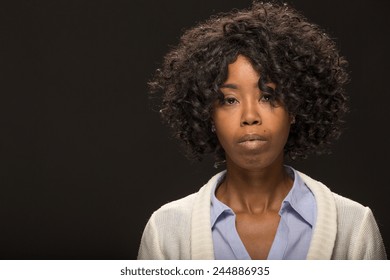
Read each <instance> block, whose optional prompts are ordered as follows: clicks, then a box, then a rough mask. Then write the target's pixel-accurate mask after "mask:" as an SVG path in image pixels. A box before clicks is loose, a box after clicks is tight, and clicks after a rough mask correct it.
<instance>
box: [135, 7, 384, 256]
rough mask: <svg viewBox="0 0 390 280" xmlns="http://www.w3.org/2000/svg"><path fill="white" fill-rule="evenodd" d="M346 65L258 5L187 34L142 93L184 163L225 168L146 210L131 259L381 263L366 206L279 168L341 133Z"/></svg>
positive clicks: (302, 28)
mask: <svg viewBox="0 0 390 280" xmlns="http://www.w3.org/2000/svg"><path fill="white" fill-rule="evenodd" d="M346 66H347V62H346V60H345V59H344V58H343V57H341V56H340V55H339V53H338V51H337V48H336V46H335V43H334V42H333V41H332V40H331V39H330V38H329V37H328V36H327V35H326V34H325V33H324V32H323V31H322V30H321V29H320V28H319V27H318V26H316V25H314V24H311V23H309V22H308V21H307V20H306V18H304V17H303V16H302V15H301V14H300V13H299V12H297V11H296V10H294V9H293V8H291V7H290V6H287V5H278V4H274V3H256V2H255V3H254V4H253V6H252V7H251V8H249V9H247V10H242V11H233V12H231V13H225V14H220V15H217V16H214V17H212V18H211V19H209V20H208V21H206V22H204V23H201V24H199V25H197V26H195V27H194V28H191V29H189V30H188V31H187V32H185V34H184V35H183V36H182V38H181V40H180V43H179V45H178V46H177V47H176V48H174V49H172V50H171V51H170V52H169V53H168V54H167V55H166V57H165V61H164V64H163V67H162V69H161V70H158V71H157V73H156V76H155V78H154V79H153V80H152V81H151V83H150V86H151V88H152V90H153V91H161V92H163V107H162V109H161V114H162V117H163V119H164V120H165V121H166V123H167V124H168V125H169V126H170V127H171V128H172V129H173V131H174V133H175V136H176V137H177V138H179V139H181V140H182V141H183V142H184V143H185V144H186V146H187V147H188V151H189V155H191V156H193V157H195V158H198V159H201V158H202V156H203V155H205V154H208V153H212V154H214V155H215V158H216V161H217V163H218V164H226V170H225V171H223V172H220V173H219V174H217V175H215V176H214V177H213V178H211V179H210V181H209V182H208V183H207V184H206V185H205V186H203V187H202V188H201V189H200V190H199V191H198V192H197V193H195V194H191V195H189V196H187V197H185V198H183V199H180V200H177V201H174V202H171V203H168V204H166V205H164V206H162V207H161V208H160V209H159V210H157V211H156V212H155V213H153V215H152V217H151V218H150V220H149V222H148V224H147V225H146V227H145V230H144V234H143V236H142V240H141V245H140V249H139V255H138V258H139V259H386V253H385V249H384V245H383V241H382V238H381V235H380V232H379V229H378V226H377V224H376V221H375V218H374V216H373V214H372V211H371V210H370V209H369V208H368V207H364V206H362V205H361V204H359V203H357V202H354V201H352V200H350V199H348V198H344V197H341V196H339V195H337V194H335V193H333V192H331V190H330V189H329V188H327V187H326V186H324V185H323V184H322V183H320V182H318V181H316V180H313V179H311V178H310V177H309V176H307V175H305V174H303V173H300V172H298V171H296V170H295V169H293V168H292V167H290V166H287V165H285V159H286V158H287V157H290V158H292V159H296V158H305V157H306V156H307V155H308V154H310V153H322V152H324V151H326V150H327V147H328V145H329V144H330V143H331V142H332V141H333V140H334V139H336V138H337V137H338V136H339V135H340V124H341V122H342V117H343V115H344V113H345V112H346V111H347V105H346V101H347V97H346V94H345V90H344V88H345V85H346V83H347V82H348V79H349V77H348V74H347V72H346Z"/></svg>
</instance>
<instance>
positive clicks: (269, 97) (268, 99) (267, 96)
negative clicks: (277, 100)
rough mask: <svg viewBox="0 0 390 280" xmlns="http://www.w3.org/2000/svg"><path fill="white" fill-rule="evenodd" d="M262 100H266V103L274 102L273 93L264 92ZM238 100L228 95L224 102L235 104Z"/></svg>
mask: <svg viewBox="0 0 390 280" xmlns="http://www.w3.org/2000/svg"><path fill="white" fill-rule="evenodd" d="M260 101H262V102H266V103H272V102H273V99H272V95H271V94H263V95H262V96H261V98H260ZM237 102H238V100H237V99H236V98H234V97H226V98H224V99H223V101H222V104H225V105H233V104H234V103H237Z"/></svg>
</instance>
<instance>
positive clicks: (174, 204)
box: [151, 172, 224, 225]
mask: <svg viewBox="0 0 390 280" xmlns="http://www.w3.org/2000/svg"><path fill="white" fill-rule="evenodd" d="M223 175H224V172H220V173H218V174H216V175H214V176H213V177H212V178H211V179H210V180H209V181H208V182H207V183H206V184H205V185H203V186H202V187H201V188H200V189H199V191H198V192H196V193H192V194H190V195H188V196H186V197H183V198H181V199H178V200H174V201H171V202H169V203H166V204H164V205H163V206H161V207H160V208H159V209H157V210H156V211H155V212H154V213H153V214H152V216H151V219H152V220H155V221H156V222H161V223H162V224H165V225H167V224H168V225H169V224H171V223H176V225H177V223H178V222H183V223H184V224H187V223H189V221H190V218H191V216H192V213H193V208H194V207H197V208H199V207H200V208H204V207H205V205H206V204H210V197H211V190H212V187H213V186H214V185H215V184H216V182H217V181H218V180H220V178H221V177H222V176H223ZM182 225H183V224H182Z"/></svg>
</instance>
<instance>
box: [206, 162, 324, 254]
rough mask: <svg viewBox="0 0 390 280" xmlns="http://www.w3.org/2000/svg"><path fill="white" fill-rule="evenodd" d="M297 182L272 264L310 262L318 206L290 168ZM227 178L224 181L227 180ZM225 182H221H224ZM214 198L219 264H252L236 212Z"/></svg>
mask: <svg viewBox="0 0 390 280" xmlns="http://www.w3.org/2000/svg"><path fill="white" fill-rule="evenodd" d="M286 169H287V171H288V173H289V174H290V176H291V178H292V179H293V180H294V184H293V187H292V188H291V190H290V192H289V193H288V194H287V196H286V197H285V199H284V200H283V202H282V206H281V208H280V211H279V215H280V222H279V226H278V229H277V231H276V234H275V238H274V241H273V243H272V246H271V249H270V251H269V254H268V260H302V259H306V256H307V252H308V250H309V246H310V241H311V237H312V231H313V227H314V225H315V222H316V214H317V206H316V201H315V198H314V195H313V193H312V192H311V191H310V190H309V188H308V187H307V186H306V184H305V183H304V182H303V180H302V178H301V177H300V176H299V174H298V173H297V172H296V171H295V170H294V169H293V168H291V167H289V166H286ZM223 179H224V177H222V178H221V180H223ZM220 182H221V181H220ZM220 182H217V184H216V185H215V186H214V187H213V190H212V196H211V229H212V237H213V244H214V255H215V259H217V260H250V259H251V258H250V256H249V254H248V252H247V250H246V249H245V246H244V244H243V243H242V241H241V239H240V236H239V235H238V232H237V229H236V215H235V214H234V212H233V210H232V209H231V208H230V207H228V206H227V205H225V204H224V203H222V202H221V201H219V200H218V199H217V198H216V196H215V190H216V187H217V186H218V185H219V184H220Z"/></svg>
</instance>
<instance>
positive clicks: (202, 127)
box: [149, 2, 349, 161]
mask: <svg viewBox="0 0 390 280" xmlns="http://www.w3.org/2000/svg"><path fill="white" fill-rule="evenodd" d="M238 55H243V56H245V57H247V58H248V59H249V60H250V61H251V63H252V65H253V67H254V68H255V69H256V70H257V71H259V73H261V77H266V79H267V81H272V82H273V83H275V84H276V89H275V90H274V91H273V92H272V95H273V96H272V97H273V98H275V99H277V100H280V101H281V102H282V104H283V105H284V106H285V108H286V110H287V111H288V112H289V113H290V114H291V115H292V116H294V117H295V124H294V125H292V126H291V129H290V135H289V138H288V140H287V143H286V145H285V155H288V156H289V157H290V158H292V159H297V158H305V157H307V156H308V155H309V154H320V153H323V152H326V151H328V150H329V149H328V148H329V144H330V143H331V142H332V141H333V140H335V139H336V138H338V137H339V135H340V131H341V125H342V123H343V120H342V118H343V115H344V114H345V113H346V112H347V111H348V106H347V97H346V94H345V86H346V84H347V82H348V81H349V75H348V73H347V71H346V67H347V61H346V60H345V58H343V57H342V56H340V55H339V52H338V50H337V48H336V45H335V42H334V41H333V40H332V39H331V38H330V37H329V36H328V35H327V34H326V33H325V32H324V31H323V30H321V29H320V28H319V27H318V26H317V25H315V24H312V23H310V22H308V21H307V19H306V18H305V17H304V16H303V15H302V14H301V13H300V12H298V11H297V10H295V9H294V8H292V7H291V6H289V5H286V4H278V3H263V2H261V3H259V2H254V3H253V4H252V6H251V7H250V8H248V9H244V10H233V11H231V12H229V13H221V14H217V15H215V16H212V17H211V18H210V19H209V20H207V21H205V22H203V23H200V24H198V25H197V26H195V27H193V28H191V29H188V30H187V31H186V32H185V33H184V34H183V35H182V37H181V38H180V42H179V44H178V45H177V46H176V47H174V48H172V49H171V50H170V51H169V52H168V53H167V54H166V56H165V57H164V61H163V64H162V67H161V69H157V71H156V73H155V75H154V76H153V78H152V80H151V81H150V82H149V86H150V89H151V92H152V93H156V92H161V93H162V104H161V105H162V107H161V110H160V113H161V116H162V118H163V120H164V121H165V123H167V124H168V126H169V127H170V128H171V129H172V130H173V132H174V136H175V137H176V138H178V139H180V140H182V141H184V143H185V147H187V150H186V151H187V152H188V155H189V156H190V157H192V158H197V159H199V160H200V159H202V158H203V156H204V155H205V154H210V153H211V154H214V155H215V158H216V160H217V161H220V160H223V159H224V158H225V154H224V151H223V148H222V147H221V146H220V144H219V142H218V139H217V137H216V135H215V134H214V133H212V128H211V126H212V110H213V104H214V103H215V101H216V100H219V99H221V92H220V89H219V87H220V86H221V85H222V84H223V82H224V81H225V80H226V78H227V67H228V65H229V64H230V63H232V62H234V61H235V59H236V58H237V56H238ZM260 80H263V79H260ZM267 81H259V87H260V88H261V89H263V85H264V83H265V82H267Z"/></svg>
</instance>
